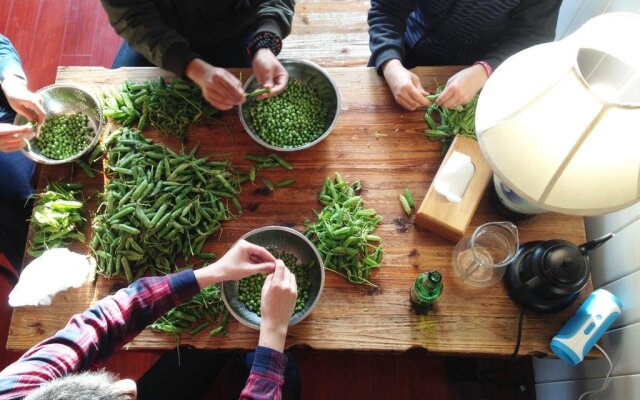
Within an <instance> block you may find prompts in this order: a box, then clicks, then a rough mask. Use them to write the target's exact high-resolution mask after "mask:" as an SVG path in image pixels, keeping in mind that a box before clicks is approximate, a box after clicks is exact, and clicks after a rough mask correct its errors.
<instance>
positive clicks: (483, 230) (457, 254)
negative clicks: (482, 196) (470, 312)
mask: <svg viewBox="0 0 640 400" xmlns="http://www.w3.org/2000/svg"><path fill="white" fill-rule="evenodd" d="M518 247H519V244H518V228H517V227H516V226H515V225H514V224H512V223H511V222H506V221H505V222H489V223H486V224H484V225H480V226H479V227H478V228H476V230H475V231H474V232H473V234H472V235H471V236H467V237H464V238H463V239H462V240H460V241H459V242H458V244H457V245H456V247H455V248H454V249H453V260H452V263H453V269H454V270H455V272H456V274H457V275H458V276H459V277H460V279H462V281H463V282H465V283H467V284H469V285H472V286H478V287H485V286H490V285H493V284H494V283H496V282H498V281H499V280H500V279H501V278H502V276H503V275H504V273H505V270H506V266H507V265H508V264H509V263H510V262H511V261H512V260H513V257H515V255H516V253H517V252H518Z"/></svg>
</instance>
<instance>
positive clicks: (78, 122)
mask: <svg viewBox="0 0 640 400" xmlns="http://www.w3.org/2000/svg"><path fill="white" fill-rule="evenodd" d="M92 135H93V128H91V126H89V118H88V117H87V116H86V115H85V114H82V113H75V114H65V115H51V116H48V117H47V118H46V120H45V122H44V125H42V129H41V130H40V135H38V137H37V138H36V139H35V140H36V145H37V146H38V149H39V150H40V153H41V154H42V155H43V156H45V157H48V158H51V159H54V160H63V159H65V158H69V157H72V156H73V155H75V154H77V153H79V152H81V151H82V150H84V149H85V148H86V147H87V146H88V145H89V143H91V140H90V137H91V136H92Z"/></svg>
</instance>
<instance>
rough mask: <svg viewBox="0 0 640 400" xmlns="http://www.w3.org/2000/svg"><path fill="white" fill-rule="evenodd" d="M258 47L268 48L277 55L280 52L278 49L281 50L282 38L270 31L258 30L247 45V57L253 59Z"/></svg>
mask: <svg viewBox="0 0 640 400" xmlns="http://www.w3.org/2000/svg"><path fill="white" fill-rule="evenodd" d="M259 49H270V50H271V52H272V53H273V54H274V55H276V56H277V55H278V54H280V50H282V39H280V37H278V35H276V34H275V33H272V32H267V31H264V32H258V33H256V34H255V35H254V36H253V38H252V39H251V41H250V42H249V45H248V46H247V52H248V53H249V57H251V58H252V59H253V57H254V56H255V55H256V52H257V51H258V50H259Z"/></svg>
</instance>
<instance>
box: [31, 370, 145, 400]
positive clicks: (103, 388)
mask: <svg viewBox="0 0 640 400" xmlns="http://www.w3.org/2000/svg"><path fill="white" fill-rule="evenodd" d="M118 380H119V379H118V377H117V376H116V375H115V374H112V373H111V372H107V371H104V370H102V371H96V372H82V373H78V374H69V375H65V376H63V377H61V378H58V379H54V380H52V381H49V382H46V383H44V384H43V385H42V386H40V387H39V388H38V389H36V390H35V391H34V392H32V393H30V394H29V395H27V396H26V397H25V398H24V400H87V399H92V400H134V399H135V397H134V396H133V395H132V394H131V393H123V392H122V390H120V389H118V388H117V387H115V386H114V384H115V383H116V382H118Z"/></svg>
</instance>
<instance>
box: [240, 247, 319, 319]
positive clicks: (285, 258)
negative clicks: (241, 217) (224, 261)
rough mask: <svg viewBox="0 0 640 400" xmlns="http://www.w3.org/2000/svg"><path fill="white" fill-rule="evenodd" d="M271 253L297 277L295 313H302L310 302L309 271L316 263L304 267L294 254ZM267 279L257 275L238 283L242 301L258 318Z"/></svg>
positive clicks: (265, 276)
mask: <svg viewBox="0 0 640 400" xmlns="http://www.w3.org/2000/svg"><path fill="white" fill-rule="evenodd" d="M271 253H272V254H273V256H274V257H275V258H277V259H280V260H282V262H284V265H286V266H287V268H289V270H290V271H291V273H293V274H294V275H295V276H296V285H297V286H298V298H297V299H296V307H295V309H294V313H297V312H299V311H302V309H304V306H305V304H306V303H307V300H309V288H310V287H311V281H310V280H309V271H310V270H311V268H312V267H313V265H314V264H315V262H314V261H312V262H310V263H309V264H306V265H304V264H302V263H300V262H299V261H298V259H297V257H296V256H294V255H293V254H289V253H285V252H277V251H272V252H271ZM265 279H267V275H266V274H255V275H251V276H249V277H246V278H243V279H241V280H240V282H239V283H238V294H239V298H240V301H241V302H242V303H243V304H244V305H245V307H247V309H248V310H249V311H253V312H254V313H256V314H258V316H260V297H261V295H262V285H263V284H264V281H265Z"/></svg>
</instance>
